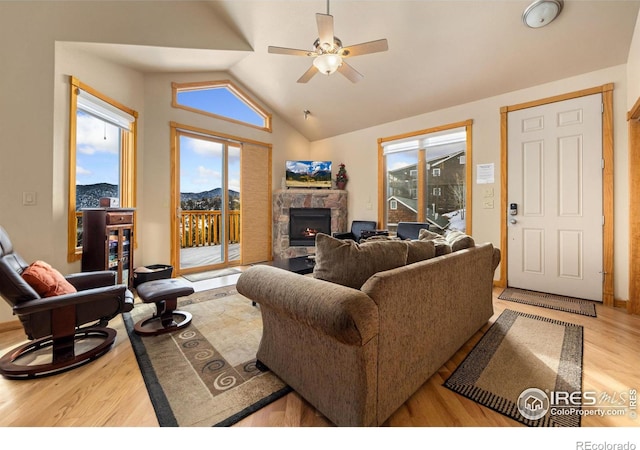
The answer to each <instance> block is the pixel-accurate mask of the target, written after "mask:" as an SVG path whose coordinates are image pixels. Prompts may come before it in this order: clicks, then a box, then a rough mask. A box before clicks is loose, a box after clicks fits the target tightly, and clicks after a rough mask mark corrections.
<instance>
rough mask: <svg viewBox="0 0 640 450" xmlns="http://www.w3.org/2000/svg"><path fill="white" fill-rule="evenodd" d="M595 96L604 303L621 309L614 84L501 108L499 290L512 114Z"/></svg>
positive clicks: (502, 274)
mask: <svg viewBox="0 0 640 450" xmlns="http://www.w3.org/2000/svg"><path fill="white" fill-rule="evenodd" d="M593 94H602V105H603V110H602V158H603V161H604V167H603V169H602V213H603V220H604V224H603V227H602V233H603V249H602V258H603V261H602V267H603V271H604V282H603V283H602V303H603V305H605V306H617V305H614V296H613V275H614V274H613V240H614V239H613V238H614V237H613V220H614V218H613V83H608V84H604V85H602V86H597V87H593V88H589V89H583V90H580V91H575V92H570V93H567V94H561V95H556V96H553V97H547V98H543V99H539V100H534V101H530V102H526V103H519V104H516V105H510V106H503V107H501V108H500V192H501V194H500V208H501V211H500V248H501V249H502V252H501V254H502V261H501V262H500V279H499V280H498V281H497V282H496V284H497V285H498V286H501V287H506V286H507V280H508V278H507V275H508V274H507V259H508V242H509V239H508V237H507V219H508V215H507V206H508V194H509V192H508V173H507V169H508V165H507V161H508V128H507V124H508V122H507V117H508V114H509V113H510V112H512V111H518V110H521V109H526V108H533V107H535V106H541V105H548V104H550V103H556V102H561V101H565V100H571V99H575V98H579V97H585V96H588V95H593Z"/></svg>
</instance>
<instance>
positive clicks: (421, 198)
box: [385, 148, 427, 221]
mask: <svg viewBox="0 0 640 450" xmlns="http://www.w3.org/2000/svg"><path fill="white" fill-rule="evenodd" d="M426 172H427V151H426V150H425V149H423V148H420V149H418V185H417V186H416V189H418V204H417V205H416V206H417V208H416V209H417V212H416V213H417V216H418V217H417V218H416V219H417V220H418V221H422V219H420V218H421V217H424V216H425V211H424V205H425V203H426V200H425V195H424V188H425V184H426V183H425V179H426V176H425V175H426ZM386 203H387V202H386V201H385V205H386Z"/></svg>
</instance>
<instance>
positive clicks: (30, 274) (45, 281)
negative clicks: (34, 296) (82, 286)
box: [22, 261, 78, 297]
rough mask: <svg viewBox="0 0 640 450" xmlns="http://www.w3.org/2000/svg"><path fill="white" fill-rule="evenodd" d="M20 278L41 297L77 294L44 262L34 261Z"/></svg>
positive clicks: (61, 276)
mask: <svg viewBox="0 0 640 450" xmlns="http://www.w3.org/2000/svg"><path fill="white" fill-rule="evenodd" d="M22 278H24V280H25V281H26V282H27V283H29V285H30V286H31V287H32V288H33V289H35V291H36V292H37V293H38V294H39V295H40V296H41V297H54V296H56V295H63V294H72V293H74V292H78V291H77V290H76V288H75V287H73V285H72V284H71V283H69V282H68V281H67V280H66V279H65V278H64V276H63V275H62V274H61V273H60V272H58V271H57V270H56V269H54V268H53V267H51V266H50V265H49V264H47V263H46V262H44V261H36V262H34V263H32V264H31V265H29V267H27V268H26V269H25V270H24V271H23V272H22Z"/></svg>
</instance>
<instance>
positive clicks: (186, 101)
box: [178, 87, 264, 127]
mask: <svg viewBox="0 0 640 450" xmlns="http://www.w3.org/2000/svg"><path fill="white" fill-rule="evenodd" d="M178 103H180V104H181V105H185V106H189V107H191V108H195V109H200V110H203V111H208V112H210V113H213V114H218V115H221V116H225V117H230V118H232V119H236V120H240V121H242V122H247V123H250V124H252V125H256V126H258V127H263V126H264V117H262V116H261V115H260V114H258V113H257V112H255V111H254V110H253V109H251V108H249V107H248V106H247V104H246V103H245V102H243V101H242V100H240V99H239V98H238V97H236V96H235V94H233V93H232V92H231V91H229V90H228V89H227V88H225V87H219V88H215V89H210V88H208V89H199V90H193V91H181V92H178Z"/></svg>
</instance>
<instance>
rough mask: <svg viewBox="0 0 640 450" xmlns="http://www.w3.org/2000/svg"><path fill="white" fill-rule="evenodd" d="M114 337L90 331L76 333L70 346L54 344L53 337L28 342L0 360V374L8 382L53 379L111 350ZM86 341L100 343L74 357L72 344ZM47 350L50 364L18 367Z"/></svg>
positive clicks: (110, 333) (102, 331) (104, 330)
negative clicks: (39, 351) (31, 356)
mask: <svg viewBox="0 0 640 450" xmlns="http://www.w3.org/2000/svg"><path fill="white" fill-rule="evenodd" d="M117 334H118V333H117V331H116V330H114V329H111V328H105V327H91V328H85V329H83V330H78V331H76V333H75V335H74V336H73V342H72V343H71V339H70V338H71V337H69V339H67V343H69V344H70V345H60V340H57V339H55V340H54V338H53V337H52V336H47V337H43V338H40V339H36V340H34V341H30V342H27V343H26V344H24V345H21V346H20V347H16V348H15V349H13V350H11V351H10V352H9V353H7V354H5V355H4V356H2V358H0V374H2V375H3V376H4V377H5V378H10V379H30V378H41V377H46V376H50V375H56V374H58V373H61V372H65V371H67V370H71V369H75V368H76V367H79V366H81V365H83V364H87V363H89V362H91V361H93V360H94V359H97V358H99V357H100V356H102V355H104V354H105V353H107V352H108V351H109V350H111V347H112V346H113V343H114V342H115V339H116V336H117ZM86 338H100V339H102V342H101V343H100V344H98V345H97V346H95V347H92V348H91V349H89V350H87V351H85V352H83V353H81V354H79V355H75V354H74V352H73V348H72V347H71V346H75V341H77V340H80V339H86ZM47 347H51V352H52V362H50V363H47V364H34V365H28V364H20V362H19V360H20V359H25V358H26V359H28V357H29V356H30V355H31V354H32V353H33V352H36V351H38V350H42V349H45V348H47Z"/></svg>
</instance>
